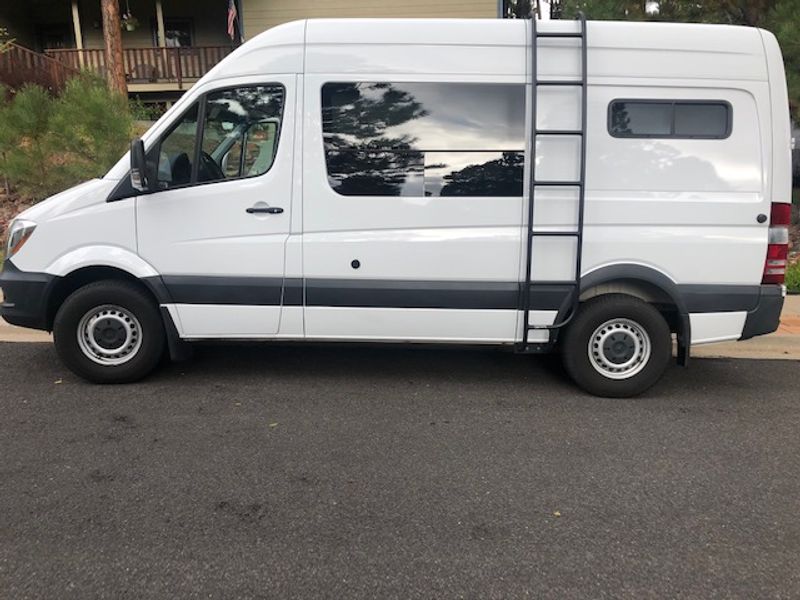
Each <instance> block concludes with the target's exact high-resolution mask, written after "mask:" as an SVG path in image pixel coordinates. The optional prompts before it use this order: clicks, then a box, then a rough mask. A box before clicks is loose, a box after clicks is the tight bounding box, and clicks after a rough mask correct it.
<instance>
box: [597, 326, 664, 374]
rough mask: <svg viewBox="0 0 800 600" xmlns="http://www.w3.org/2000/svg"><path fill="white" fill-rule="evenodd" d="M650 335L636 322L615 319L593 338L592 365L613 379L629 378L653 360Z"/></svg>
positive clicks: (601, 327)
mask: <svg viewBox="0 0 800 600" xmlns="http://www.w3.org/2000/svg"><path fill="white" fill-rule="evenodd" d="M650 349H651V344H650V336H649V335H647V332H646V331H645V330H644V328H643V327H642V326H641V325H639V324H638V323H637V322H636V321H631V320H630V319H611V320H610V321H606V322H605V323H603V324H602V325H600V327H598V328H597V329H595V331H594V333H593V334H592V337H591V338H589V362H591V363H592V366H593V367H594V368H595V370H596V371H597V372H598V373H600V374H601V375H603V377H608V378H609V379H628V378H630V377H633V376H634V375H636V374H637V373H639V372H640V371H641V370H642V369H644V368H645V367H646V366H647V362H648V361H649V360H650Z"/></svg>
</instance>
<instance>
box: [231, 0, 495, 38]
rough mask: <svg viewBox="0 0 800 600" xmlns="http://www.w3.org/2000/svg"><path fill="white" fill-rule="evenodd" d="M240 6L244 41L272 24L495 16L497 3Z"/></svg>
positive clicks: (258, 1)
mask: <svg viewBox="0 0 800 600" xmlns="http://www.w3.org/2000/svg"><path fill="white" fill-rule="evenodd" d="M242 4H243V6H242V13H243V22H244V32H245V36H246V38H247V39H249V38H252V37H253V36H256V35H258V34H259V33H261V32H262V31H265V30H267V29H269V28H270V27H274V26H275V25H280V24H281V23H287V22H289V21H296V20H298V19H308V18H324V17H333V18H336V17H341V18H353V17H384V18H404V17H406V18H413V17H423V18H437V17H438V18H447V17H451V18H485V19H492V18H495V17H496V16H497V0H436V1H431V0H406V1H403V0H396V1H393V2H389V1H388V0H242Z"/></svg>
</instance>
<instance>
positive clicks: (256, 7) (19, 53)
mask: <svg viewBox="0 0 800 600" xmlns="http://www.w3.org/2000/svg"><path fill="white" fill-rule="evenodd" d="M235 2H236V7H237V13H238V19H237V21H236V29H235V33H234V39H233V40H232V39H231V37H230V36H229V35H228V31H227V20H228V0H120V12H121V14H122V15H123V29H122V43H123V55H124V64H125V73H126V76H127V80H128V91H129V93H131V94H135V95H137V96H139V97H141V98H143V99H145V100H170V99H174V98H176V97H178V96H180V94H181V93H182V92H183V91H184V90H186V89H188V88H189V87H190V86H191V85H192V84H193V83H194V82H195V81H197V80H198V79H199V78H200V77H202V76H203V75H204V74H205V73H206V72H207V71H208V70H209V69H210V68H211V67H213V66H214V65H215V64H217V63H218V62H219V61H220V60H222V59H223V58H225V56H227V55H228V54H229V53H230V52H231V51H232V50H233V49H234V48H235V47H236V46H237V45H239V43H241V41H244V40H247V39H249V38H251V37H253V36H255V35H257V34H259V33H261V32H262V31H264V30H266V29H269V28H270V27H274V26H275V25H279V24H281V23H285V22H288V21H294V20H297V19H306V18H314V17H478V18H481V17H482V18H494V17H496V16H497V15H498V0H434V1H431V0H391V1H389V0H235ZM0 28H6V29H7V30H8V34H9V35H10V37H11V38H13V39H14V41H15V43H16V44H17V49H16V55H15V56H14V57H13V58H8V57H7V58H6V61H7V62H9V61H14V62H15V64H16V65H17V66H18V67H19V65H21V64H22V63H23V62H24V63H25V64H26V66H27V65H28V63H30V68H31V69H34V68H37V69H39V70H44V71H46V72H54V71H55V70H57V69H61V66H62V65H63V66H64V68H65V69H66V70H67V71H68V73H71V72H73V70H75V71H77V70H81V69H90V70H92V71H94V72H96V73H99V74H100V75H104V74H105V52H104V49H103V48H104V42H103V31H102V15H101V12H100V0H24V1H23V2H2V4H0ZM28 51H32V52H28ZM33 53H36V54H35V55H34V54H33ZM50 59H53V60H54V61H57V62H52V61H51V60H50ZM10 64H13V63H10ZM9 68H12V69H13V67H9ZM18 70H19V68H18ZM63 76H64V75H63V74H62V75H60V77H62V78H63ZM2 77H3V69H2V66H1V65H0V80H2Z"/></svg>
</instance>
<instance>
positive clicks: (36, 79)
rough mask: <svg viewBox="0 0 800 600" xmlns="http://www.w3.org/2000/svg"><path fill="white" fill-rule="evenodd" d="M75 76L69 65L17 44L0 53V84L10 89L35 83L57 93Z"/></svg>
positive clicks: (76, 71) (76, 72)
mask: <svg viewBox="0 0 800 600" xmlns="http://www.w3.org/2000/svg"><path fill="white" fill-rule="evenodd" d="M77 74H78V70H76V69H73V68H71V67H70V66H69V65H67V64H64V63H63V62H61V61H58V60H54V59H53V58H51V57H49V56H46V55H45V54H41V53H39V52H34V51H33V50H29V49H28V48H25V47H24V46H20V45H18V44H14V43H12V44H10V45H9V48H8V50H6V51H5V52H3V53H0V82H2V83H4V84H6V85H7V86H9V87H12V88H19V87H21V86H22V85H24V84H26V83H35V84H37V85H40V86H42V87H44V88H47V89H48V90H50V91H51V92H58V91H60V90H62V89H63V88H64V85H65V84H66V83H67V80H68V79H70V78H71V77H74V76H75V75H77Z"/></svg>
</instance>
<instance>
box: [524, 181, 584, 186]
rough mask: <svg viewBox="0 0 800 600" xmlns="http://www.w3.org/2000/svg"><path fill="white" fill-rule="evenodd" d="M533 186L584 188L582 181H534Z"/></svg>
mask: <svg viewBox="0 0 800 600" xmlns="http://www.w3.org/2000/svg"><path fill="white" fill-rule="evenodd" d="M533 185H535V186H540V185H541V186H543V187H548V186H549V187H583V182H582V181H534V182H533Z"/></svg>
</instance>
